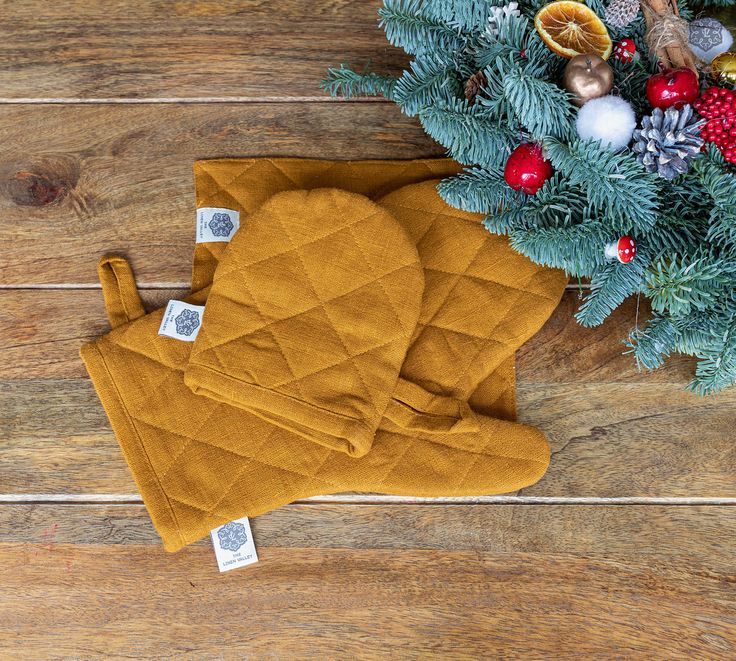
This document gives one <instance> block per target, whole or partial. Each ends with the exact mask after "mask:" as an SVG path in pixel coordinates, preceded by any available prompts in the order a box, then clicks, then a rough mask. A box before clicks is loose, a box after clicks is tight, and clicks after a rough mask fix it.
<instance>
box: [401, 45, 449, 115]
mask: <svg viewBox="0 0 736 661" xmlns="http://www.w3.org/2000/svg"><path fill="white" fill-rule="evenodd" d="M392 95H393V100H394V101H396V103H397V104H398V105H399V107H400V108H401V110H402V111H403V112H404V113H406V114H407V115H409V116H414V115H416V114H417V113H418V112H419V111H420V110H422V109H423V108H427V107H430V106H432V105H434V104H435V103H438V102H440V101H444V100H451V99H453V98H456V97H457V96H459V95H460V81H459V80H458V79H457V77H456V76H455V74H454V67H453V64H452V63H451V62H448V61H447V59H446V58H443V57H440V56H437V55H433V56H431V57H430V56H424V57H418V58H417V59H415V60H413V61H412V62H411V63H410V65H409V69H408V70H407V71H404V73H403V74H402V75H401V78H399V79H398V80H397V81H396V84H395V85H394V87H393V89H392Z"/></svg>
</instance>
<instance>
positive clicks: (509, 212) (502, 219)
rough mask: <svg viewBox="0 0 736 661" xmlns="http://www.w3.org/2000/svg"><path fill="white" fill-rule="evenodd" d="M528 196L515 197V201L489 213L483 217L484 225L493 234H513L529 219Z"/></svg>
mask: <svg viewBox="0 0 736 661" xmlns="http://www.w3.org/2000/svg"><path fill="white" fill-rule="evenodd" d="M525 197H526V196H523V197H518V198H515V199H514V203H513V204H512V203H507V204H506V206H505V207H503V208H502V209H500V210H498V211H496V212H493V213H489V214H488V215H487V216H486V217H485V218H484V219H483V227H485V228H486V229H487V230H488V231H489V232H491V234H500V235H505V234H511V232H513V231H514V230H516V229H518V228H521V227H524V226H525V224H526V220H527V214H526V212H527V208H526V203H527V200H526V199H524V198H525Z"/></svg>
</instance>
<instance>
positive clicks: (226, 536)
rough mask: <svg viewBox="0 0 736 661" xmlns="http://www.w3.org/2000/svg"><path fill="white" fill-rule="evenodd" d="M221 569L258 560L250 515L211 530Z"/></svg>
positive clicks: (226, 569) (232, 567) (225, 569)
mask: <svg viewBox="0 0 736 661" xmlns="http://www.w3.org/2000/svg"><path fill="white" fill-rule="evenodd" d="M210 536H211V537H212V546H214V547H215V557H216V558H217V566H218V567H219V568H220V571H221V572H223V571H230V570H231V569H237V568H238V567H245V565H252V564H253V563H255V562H258V554H257V553H256V545H255V542H254V541H253V533H251V531H250V522H249V521H248V517H247V516H244V517H243V518H242V519H236V520H235V521H231V522H230V523H226V524H225V525H224V526H220V527H219V528H215V529H214V530H212V531H211V532H210Z"/></svg>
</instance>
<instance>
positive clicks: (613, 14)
mask: <svg viewBox="0 0 736 661" xmlns="http://www.w3.org/2000/svg"><path fill="white" fill-rule="evenodd" d="M639 9H641V4H640V3H639V0H611V2H610V3H609V4H608V7H606V15H605V17H604V19H603V20H604V22H605V23H606V24H607V25H610V26H611V27H612V28H625V27H626V26H627V25H631V23H632V22H633V21H634V19H635V18H636V17H637V15H638V14H639Z"/></svg>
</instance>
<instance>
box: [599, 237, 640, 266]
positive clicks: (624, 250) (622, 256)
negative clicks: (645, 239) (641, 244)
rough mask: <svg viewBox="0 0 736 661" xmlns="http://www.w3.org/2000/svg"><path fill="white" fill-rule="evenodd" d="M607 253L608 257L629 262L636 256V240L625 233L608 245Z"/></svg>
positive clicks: (625, 262)
mask: <svg viewBox="0 0 736 661" xmlns="http://www.w3.org/2000/svg"><path fill="white" fill-rule="evenodd" d="M605 255H606V259H614V258H615V259H618V261H619V262H621V263H622V264H628V263H629V262H630V261H632V260H633V259H634V257H636V241H634V239H632V238H631V237H630V236H629V235H628V234H625V235H624V236H622V237H621V238H620V239H619V240H618V241H616V242H615V243H609V244H607V245H606V249H605Z"/></svg>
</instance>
